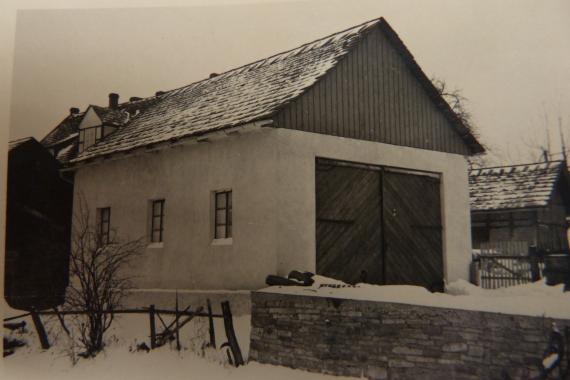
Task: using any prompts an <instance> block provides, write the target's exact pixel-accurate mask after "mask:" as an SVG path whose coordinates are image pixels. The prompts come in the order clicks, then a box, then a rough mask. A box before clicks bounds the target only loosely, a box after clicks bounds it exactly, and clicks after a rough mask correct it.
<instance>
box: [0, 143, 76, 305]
mask: <svg viewBox="0 0 570 380" xmlns="http://www.w3.org/2000/svg"><path fill="white" fill-rule="evenodd" d="M59 169H60V163H59V162H58V161H57V160H56V159H55V158H54V157H53V156H52V155H51V154H50V152H49V151H48V150H47V149H46V148H44V147H43V146H42V145H41V144H40V143H39V142H37V141H36V140H35V139H34V138H25V139H21V140H16V141H12V142H10V146H9V156H8V193H7V215H6V256H5V264H6V265H5V277H4V278H5V283H4V285H5V287H4V296H5V298H6V301H7V302H8V304H9V305H10V306H11V307H13V308H16V309H22V310H30V309H31V308H36V309H44V308H49V307H53V306H56V305H59V304H61V303H62V302H63V299H64V294H65V288H66V286H67V284H68V261H69V249H70V230H71V204H72V197H73V185H72V184H71V183H70V182H68V181H67V180H65V179H62V178H61V177H60V173H59Z"/></svg>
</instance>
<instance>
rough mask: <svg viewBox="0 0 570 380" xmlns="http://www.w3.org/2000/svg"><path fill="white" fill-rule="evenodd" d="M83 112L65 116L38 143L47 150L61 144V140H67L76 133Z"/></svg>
mask: <svg viewBox="0 0 570 380" xmlns="http://www.w3.org/2000/svg"><path fill="white" fill-rule="evenodd" d="M83 115H85V112H80V113H76V114H70V115H68V116H66V118H65V119H63V120H62V121H61V123H59V124H58V125H57V126H56V127H55V128H54V129H52V130H51V132H49V133H48V134H47V135H46V136H45V137H44V138H43V139H42V140H41V141H40V143H41V144H42V145H43V146H45V147H46V148H49V147H51V146H54V145H57V144H59V143H61V142H62V141H63V140H65V139H67V138H68V137H69V136H70V135H71V134H73V133H76V132H77V131H78V128H79V124H80V123H81V120H82V119H83Z"/></svg>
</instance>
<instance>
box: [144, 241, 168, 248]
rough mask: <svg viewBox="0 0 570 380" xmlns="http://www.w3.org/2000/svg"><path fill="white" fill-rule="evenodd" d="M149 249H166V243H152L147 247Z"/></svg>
mask: <svg viewBox="0 0 570 380" xmlns="http://www.w3.org/2000/svg"><path fill="white" fill-rule="evenodd" d="M146 247H147V248H163V247H164V242H160V243H150V244H149V245H147V246H146Z"/></svg>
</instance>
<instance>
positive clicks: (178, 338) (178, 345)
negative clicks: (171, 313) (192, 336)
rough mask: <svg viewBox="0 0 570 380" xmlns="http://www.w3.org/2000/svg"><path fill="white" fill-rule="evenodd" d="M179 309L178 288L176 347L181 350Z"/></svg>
mask: <svg viewBox="0 0 570 380" xmlns="http://www.w3.org/2000/svg"><path fill="white" fill-rule="evenodd" d="M179 316H180V314H179V310H178V290H177V291H176V349H177V350H178V351H180V324H179V320H178V318H179Z"/></svg>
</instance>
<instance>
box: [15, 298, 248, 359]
mask: <svg viewBox="0 0 570 380" xmlns="http://www.w3.org/2000/svg"><path fill="white" fill-rule="evenodd" d="M221 308H222V314H214V313H212V306H211V304H210V300H207V310H206V311H204V308H203V307H198V308H196V309H194V310H192V309H191V308H190V306H188V307H186V308H184V309H182V310H179V308H178V302H176V308H175V309H174V310H169V309H157V308H155V306H154V305H150V306H149V307H143V308H140V309H122V310H100V311H97V312H99V313H105V314H148V316H149V326H150V335H149V338H150V349H155V348H158V347H160V346H163V345H164V344H166V343H167V342H168V341H171V340H176V347H177V349H180V329H182V327H184V326H185V325H186V324H188V323H189V322H190V321H191V320H192V319H194V318H196V317H205V318H208V322H209V323H208V328H209V337H210V342H209V344H210V346H211V347H213V348H216V338H215V337H216V334H215V331H214V318H222V319H223V320H224V328H225V332H226V337H227V342H225V343H223V344H222V345H221V346H220V348H226V347H227V350H228V351H226V352H227V355H228V359H229V361H230V363H231V364H233V365H235V366H236V367H238V366H240V365H243V364H244V360H243V357H242V354H241V350H240V348H239V345H238V341H237V338H236V335H235V331H234V327H233V317H232V312H231V308H230V303H229V302H228V301H224V302H222V303H221ZM92 312H93V311H92V310H57V309H55V308H54V309H53V310H42V311H35V310H34V311H31V312H28V313H24V314H20V315H16V316H13V317H9V318H4V324H5V326H6V323H7V322H10V321H13V320H17V319H21V318H25V317H28V316H31V317H32V321H33V323H34V327H35V329H36V332H37V333H38V339H39V341H40V344H41V346H42V348H43V349H49V348H50V343H49V339H48V336H47V334H46V331H45V328H44V326H43V323H42V321H41V318H40V317H41V316H49V315H55V316H57V317H58V319H59V321H60V323H61V326H62V328H63V329H64V330H65V331H66V332H67V333H69V330H68V328H67V327H66V325H65V322H64V316H66V315H82V314H89V313H92ZM165 316H171V317H172V316H174V320H173V321H170V322H169V323H167V322H166V320H165V318H163V317H165ZM158 322H159V323H160V325H159V324H158Z"/></svg>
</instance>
